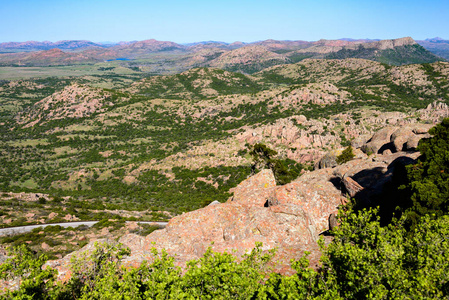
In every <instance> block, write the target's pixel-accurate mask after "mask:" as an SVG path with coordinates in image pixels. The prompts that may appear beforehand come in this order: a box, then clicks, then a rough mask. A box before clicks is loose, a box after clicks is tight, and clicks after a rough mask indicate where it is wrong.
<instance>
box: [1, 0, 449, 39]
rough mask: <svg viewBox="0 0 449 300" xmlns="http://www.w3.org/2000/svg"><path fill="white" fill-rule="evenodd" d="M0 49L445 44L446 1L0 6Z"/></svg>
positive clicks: (23, 0)
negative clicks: (90, 44)
mask: <svg viewBox="0 0 449 300" xmlns="http://www.w3.org/2000/svg"><path fill="white" fill-rule="evenodd" d="M0 13H1V15H0V42H11V41H15V42H18V41H29V40H35V41H44V40H48V41H52V42H55V41H58V40H75V39H82V40H91V41H94V42H102V41H114V42H116V41H131V40H145V39H151V38H154V39H157V40H164V41H174V42H177V43H188V42H197V41H207V40H216V41H225V42H234V41H243V42H253V41H259V40H265V39H277V40H307V41H315V40H319V39H338V38H371V39H375V38H378V39H391V38H399V37H404V36H411V37H413V38H414V39H417V40H420V39H425V38H431V37H436V36H439V37H442V38H444V39H449V0H438V1H435V0H426V1H424V0H408V1H406V0H377V1H366V0H358V1H356V0H340V1H339V0H276V1H271V0H258V1H255V0H227V1H221V0H215V1H214V0H209V1H204V0H185V1H181V0H164V1H152V0H76V1H73V0H0Z"/></svg>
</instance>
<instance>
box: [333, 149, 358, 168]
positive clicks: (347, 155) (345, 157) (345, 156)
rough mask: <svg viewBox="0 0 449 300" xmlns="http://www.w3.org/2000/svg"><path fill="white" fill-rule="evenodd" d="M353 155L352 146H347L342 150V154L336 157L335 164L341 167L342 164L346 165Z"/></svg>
mask: <svg viewBox="0 0 449 300" xmlns="http://www.w3.org/2000/svg"><path fill="white" fill-rule="evenodd" d="M354 157H355V154H354V151H353V149H352V146H351V145H349V146H348V147H347V148H346V149H345V150H343V152H342V153H341V154H340V155H339V156H337V159H336V162H337V164H339V165H341V164H344V163H347V162H348V161H350V160H352V159H354Z"/></svg>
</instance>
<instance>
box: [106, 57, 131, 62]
mask: <svg viewBox="0 0 449 300" xmlns="http://www.w3.org/2000/svg"><path fill="white" fill-rule="evenodd" d="M114 60H131V59H129V58H126V57H120V58H114V59H108V60H107V61H114Z"/></svg>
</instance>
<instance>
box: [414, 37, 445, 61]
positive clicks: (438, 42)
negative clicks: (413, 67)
mask: <svg viewBox="0 0 449 300" xmlns="http://www.w3.org/2000/svg"><path fill="white" fill-rule="evenodd" d="M417 43H418V44H420V45H421V46H423V47H424V48H426V49H427V50H429V51H430V52H432V53H433V54H436V55H438V56H440V57H442V58H445V59H447V60H449V40H444V39H442V38H439V37H436V38H431V39H426V40H424V41H417Z"/></svg>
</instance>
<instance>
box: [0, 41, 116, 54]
mask: <svg viewBox="0 0 449 300" xmlns="http://www.w3.org/2000/svg"><path fill="white" fill-rule="evenodd" d="M107 46H108V45H104V44H97V43H93V42H90V41H76V40H75V41H69V40H67V41H58V42H55V43H52V42H48V41H44V42H36V41H28V42H9V43H0V52H24V51H26V52H31V51H41V50H50V49H55V48H58V49H62V50H76V49H86V48H90V47H107Z"/></svg>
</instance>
